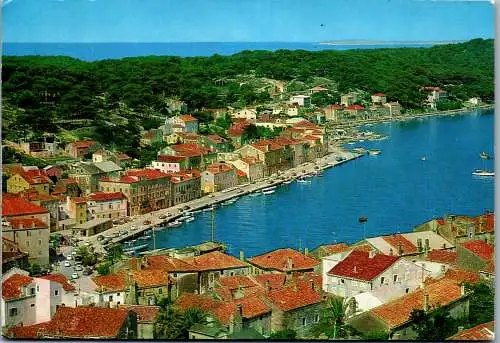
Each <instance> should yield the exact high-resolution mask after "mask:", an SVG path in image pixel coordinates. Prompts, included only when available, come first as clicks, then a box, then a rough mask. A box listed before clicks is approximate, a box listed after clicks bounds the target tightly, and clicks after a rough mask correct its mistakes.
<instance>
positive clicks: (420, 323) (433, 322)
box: [410, 307, 458, 341]
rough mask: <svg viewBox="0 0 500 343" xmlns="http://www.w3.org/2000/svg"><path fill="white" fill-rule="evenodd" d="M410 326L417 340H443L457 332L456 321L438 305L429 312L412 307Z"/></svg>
mask: <svg viewBox="0 0 500 343" xmlns="http://www.w3.org/2000/svg"><path fill="white" fill-rule="evenodd" d="M410 321H411V322H412V328H413V330H414V331H415V332H416V333H417V337H416V339H417V340H422V341H443V340H445V339H446V338H447V337H450V336H451V335H453V334H454V333H455V332H457V327H458V325H457V322H456V320H455V319H453V318H451V316H450V314H449V313H448V312H447V311H446V310H444V309H443V308H442V307H439V308H437V309H435V310H433V311H431V312H425V311H423V310H417V309H414V310H413V312H412V313H411V315H410Z"/></svg>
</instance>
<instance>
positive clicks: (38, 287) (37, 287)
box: [36, 285, 40, 293]
mask: <svg viewBox="0 0 500 343" xmlns="http://www.w3.org/2000/svg"><path fill="white" fill-rule="evenodd" d="M36 291H37V293H38V292H40V286H38V285H36Z"/></svg>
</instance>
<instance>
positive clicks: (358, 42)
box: [319, 39, 466, 45]
mask: <svg viewBox="0 0 500 343" xmlns="http://www.w3.org/2000/svg"><path fill="white" fill-rule="evenodd" d="M464 42H466V41H465V40H446V41H385V40H369V39H343V40H331V41H327V42H320V43H319V44H320V45H438V44H457V43H464Z"/></svg>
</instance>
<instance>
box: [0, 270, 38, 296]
mask: <svg viewBox="0 0 500 343" xmlns="http://www.w3.org/2000/svg"><path fill="white" fill-rule="evenodd" d="M32 281H33V278H32V277H29V276H26V275H21V274H14V275H12V276H11V277H9V278H8V279H7V280H4V281H3V282H2V298H4V299H5V300H11V299H15V298H18V297H20V296H21V287H23V286H24V287H25V286H28V285H29V284H30V283H31V282H32Z"/></svg>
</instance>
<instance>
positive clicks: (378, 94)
mask: <svg viewBox="0 0 500 343" xmlns="http://www.w3.org/2000/svg"><path fill="white" fill-rule="evenodd" d="M373 95H374V96H385V94H384V93H375V94H373Z"/></svg>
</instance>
